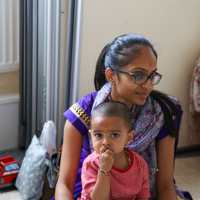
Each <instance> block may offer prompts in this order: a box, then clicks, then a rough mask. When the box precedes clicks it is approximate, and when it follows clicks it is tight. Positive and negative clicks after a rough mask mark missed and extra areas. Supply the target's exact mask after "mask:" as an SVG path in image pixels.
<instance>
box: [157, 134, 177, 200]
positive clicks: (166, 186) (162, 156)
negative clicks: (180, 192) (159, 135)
mask: <svg viewBox="0 0 200 200" xmlns="http://www.w3.org/2000/svg"><path fill="white" fill-rule="evenodd" d="M174 144H175V138H174V137H172V136H170V135H168V136H167V137H165V138H164V139H162V140H157V143H156V152H157V167H158V170H159V171H158V172H157V176H156V177H157V178H156V185H157V199H158V200H169V199H170V200H177V196H176V192H175V188H174V182H173V178H174Z"/></svg>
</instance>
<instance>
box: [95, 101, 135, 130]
mask: <svg viewBox="0 0 200 200" xmlns="http://www.w3.org/2000/svg"><path fill="white" fill-rule="evenodd" d="M96 116H100V117H119V118H122V119H123V120H124V125H125V126H126V127H127V129H128V131H130V130H131V129H132V113H131V111H130V109H129V108H128V106H126V105H125V104H123V103H121V102H117V101H108V102H103V103H101V104H99V105H98V106H97V107H96V108H95V109H94V110H93V111H92V114H91V121H92V119H93V117H96Z"/></svg>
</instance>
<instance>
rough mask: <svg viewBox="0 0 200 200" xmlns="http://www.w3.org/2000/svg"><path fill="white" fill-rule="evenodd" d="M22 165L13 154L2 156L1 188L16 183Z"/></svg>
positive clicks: (0, 165) (0, 169) (0, 161)
mask: <svg viewBox="0 0 200 200" xmlns="http://www.w3.org/2000/svg"><path fill="white" fill-rule="evenodd" d="M20 167H21V165H20V163H19V162H18V161H17V160H14V158H13V157H12V156H7V157H4V158H0V188H3V187H7V186H11V185H14V184H15V181H16V178H17V176H18V173H19V170H20Z"/></svg>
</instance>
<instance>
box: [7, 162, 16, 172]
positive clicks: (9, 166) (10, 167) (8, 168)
mask: <svg viewBox="0 0 200 200" xmlns="http://www.w3.org/2000/svg"><path fill="white" fill-rule="evenodd" d="M15 169H19V165H18V163H13V164H10V165H6V167H5V171H6V172H7V171H10V170H15Z"/></svg>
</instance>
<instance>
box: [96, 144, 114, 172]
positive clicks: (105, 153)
mask: <svg viewBox="0 0 200 200" xmlns="http://www.w3.org/2000/svg"><path fill="white" fill-rule="evenodd" d="M113 162H114V159H113V152H112V151H111V150H110V149H106V148H105V147H104V146H102V147H101V149H100V156H99V168H100V169H101V170H103V171H106V172H109V171H110V169H111V167H112V166H113Z"/></svg>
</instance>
